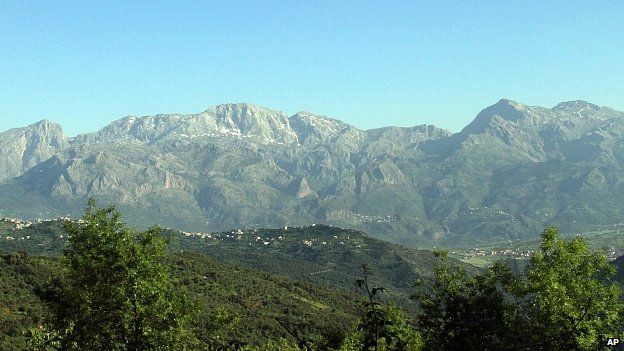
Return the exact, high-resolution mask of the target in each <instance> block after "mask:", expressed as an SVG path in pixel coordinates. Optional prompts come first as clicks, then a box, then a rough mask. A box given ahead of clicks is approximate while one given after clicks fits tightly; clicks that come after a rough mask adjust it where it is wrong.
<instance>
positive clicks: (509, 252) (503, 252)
mask: <svg viewBox="0 0 624 351" xmlns="http://www.w3.org/2000/svg"><path fill="white" fill-rule="evenodd" d="M534 252H535V251H534V250H520V249H509V248H508V249H488V250H482V249H469V250H466V251H465V252H464V254H463V258H464V259H470V258H475V257H488V256H496V257H509V258H514V259H517V260H527V259H529V258H530V257H531V256H533V253H534Z"/></svg>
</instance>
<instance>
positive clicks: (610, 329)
mask: <svg viewBox="0 0 624 351" xmlns="http://www.w3.org/2000/svg"><path fill="white" fill-rule="evenodd" d="M51 228H56V229H54V230H57V229H58V226H54V225H53V226H52V227H51ZM330 229H331V228H316V229H309V231H318V232H315V235H318V234H319V233H320V232H323V231H327V230H330ZM61 230H62V231H63V232H64V233H66V234H69V235H70V238H69V242H68V245H67V246H66V247H65V250H64V254H63V257H62V258H56V257H46V256H29V255H28V254H26V253H25V252H13V253H8V254H3V255H2V260H0V277H1V278H2V285H1V287H2V294H3V295H4V296H3V297H4V298H3V299H2V303H1V305H0V347H1V348H2V349H3V350H26V349H28V348H29V347H30V348H36V349H38V350H41V349H46V350H84V349H107V350H185V349H188V350H230V349H231V350H235V349H240V350H297V349H304V350H332V349H333V350H342V351H355V350H378V351H381V350H387V351H389V350H453V349H462V350H505V349H512V350H597V349H600V348H601V347H602V346H604V343H605V339H606V338H608V337H616V336H619V337H622V336H624V317H623V316H624V302H622V289H621V287H620V285H618V283H616V282H615V280H614V279H615V277H616V268H615V267H616V266H615V265H613V264H611V263H609V262H608V261H607V260H606V257H605V256H604V255H603V254H601V253H596V252H593V251H591V250H590V249H589V247H588V245H587V243H586V242H585V241H584V239H582V238H575V239H572V240H569V241H564V240H562V239H561V238H559V235H558V231H557V229H556V228H548V229H546V230H545V231H544V233H543V235H542V242H541V245H540V248H539V250H538V251H537V252H536V253H535V255H533V257H532V258H531V259H530V260H529V262H528V263H527V264H526V266H525V267H524V268H523V269H519V270H518V271H517V272H514V271H512V269H511V268H510V267H509V266H507V265H506V264H503V263H502V262H499V263H496V264H494V265H493V266H491V267H490V268H487V269H485V270H482V271H479V272H477V271H470V270H466V268H465V266H462V265H458V264H457V262H456V261H453V260H451V259H449V258H448V257H447V254H446V253H443V252H439V253H436V254H435V255H433V257H434V258H435V261H433V263H434V264H435V266H436V267H435V270H434V273H433V275H431V276H427V275H421V276H419V275H415V277H416V279H415V280H416V283H417V288H415V289H412V292H413V299H414V300H415V303H416V304H418V306H419V308H418V309H408V310H405V309H403V308H399V307H396V306H393V305H392V304H390V305H389V304H387V303H386V302H384V300H382V299H380V297H382V296H384V295H386V292H387V290H388V289H387V288H386V287H384V286H382V285H383V284H381V285H380V284H379V282H382V283H385V282H392V279H388V278H387V277H380V276H378V275H377V274H376V273H375V271H374V270H373V269H372V268H369V267H368V266H364V269H363V270H361V268H360V271H359V272H358V275H359V276H360V278H359V279H357V280H354V281H353V282H352V286H354V287H355V288H356V289H359V290H360V291H361V292H362V293H363V295H356V294H354V293H352V292H348V291H344V290H342V291H338V290H333V289H331V288H328V287H327V286H321V285H314V284H311V283H305V282H302V281H298V280H291V279H290V278H286V277H281V276H275V275H271V274H269V273H267V272H266V271H261V270H252V269H248V268H241V267H239V266H235V265H230V264H223V263H216V262H214V261H213V260H212V259H210V258H208V257H207V256H206V255H204V254H201V253H191V252H179V249H177V247H179V245H180V242H177V243H176V242H175V241H174V242H173V243H172V245H171V248H170V249H171V250H172V251H175V252H173V253H172V252H170V253H167V250H166V236H162V235H161V234H162V231H161V230H157V229H151V230H148V231H144V232H139V231H135V230H133V229H130V228H128V227H126V226H125V224H124V223H123V222H122V221H121V220H120V216H119V213H118V212H117V211H115V210H114V209H113V208H108V209H95V208H94V206H93V204H90V207H89V208H88V210H87V212H86V214H85V217H84V220H83V221H81V222H66V223H65V224H64V226H63V228H62V229H61ZM331 233H332V234H333V233H335V231H334V232H331ZM349 233H350V235H355V234H356V233H353V232H349ZM57 234H58V233H57ZM265 234H266V235H267V236H265V237H264V240H263V237H262V236H261V235H259V234H258V235H257V236H256V237H260V241H263V244H262V245H263V246H270V244H264V242H266V240H268V239H267V238H269V237H270V236H273V235H275V234H277V232H275V231H267V232H266V233H265ZM282 234H286V233H282ZM300 234H301V233H300ZM263 235H264V234H263ZM355 237H356V238H357V244H355V246H354V248H362V243H363V241H361V240H362V238H359V237H357V235H356V236H355ZM225 238H228V237H227V236H226V237H225ZM230 239H232V240H233V241H237V240H238V241H241V240H243V239H242V238H241V239H236V238H235V237H230ZM298 239H300V238H298ZM298 239H297V240H293V241H292V242H290V244H289V245H291V246H289V245H286V244H285V245H284V247H281V249H280V250H276V251H273V252H271V251H270V252H271V253H276V252H280V251H283V252H289V250H291V249H296V250H297V251H295V252H296V255H300V256H306V255H314V256H315V257H316V259H315V260H309V262H324V260H326V259H327V258H328V257H330V258H332V259H335V258H336V257H341V256H340V255H347V254H346V251H345V252H341V251H340V250H338V252H340V255H338V254H337V252H336V251H332V250H329V249H326V248H327V247H329V246H332V245H327V241H326V244H321V245H320V246H319V247H317V248H314V245H307V244H306V245H305V246H306V247H307V248H309V249H310V250H311V251H305V250H301V248H299V247H298V246H296V245H295V244H294V243H296V242H298ZM330 239H338V235H335V236H334V235H331V236H328V238H327V239H322V238H321V240H330ZM254 240H255V239H254ZM218 241H219V242H221V241H227V240H218ZM287 242H288V241H287ZM249 244H250V243H247V245H246V246H253V245H249ZM37 246H38V245H37ZM275 246H276V247H278V246H279V244H276V245H275ZM343 246H346V245H335V247H339V248H342V247H343ZM219 247H220V248H221V249H226V250H225V251H224V255H228V254H229V253H230V251H228V250H227V248H228V247H227V246H226V245H220V246H219ZM354 248H352V249H354ZM388 249H391V247H389V248H388ZM326 250H327V252H330V253H332V255H327V253H323V252H325V251H326ZM390 251H391V250H390ZM252 252H253V251H252ZM319 252H320V254H319ZM371 255H375V253H374V252H373V253H371ZM379 255H381V253H379ZM347 256H348V255H347ZM286 257H288V256H279V255H278V257H277V259H282V258H286ZM319 257H320V258H319ZM379 257H386V256H383V255H381V256H379ZM379 257H377V258H378V259H379ZM388 257H393V256H388ZM254 259H255V256H253V255H251V257H250V258H249V262H253V261H254ZM261 261H262V260H260V262H261ZM347 261H348V259H347ZM241 262H245V261H244V260H243V261H241ZM380 262H384V261H383V260H382V261H380ZM616 263H617V264H619V265H621V260H618V261H617V262H616ZM382 272H383V271H382ZM620 274H621V272H620Z"/></svg>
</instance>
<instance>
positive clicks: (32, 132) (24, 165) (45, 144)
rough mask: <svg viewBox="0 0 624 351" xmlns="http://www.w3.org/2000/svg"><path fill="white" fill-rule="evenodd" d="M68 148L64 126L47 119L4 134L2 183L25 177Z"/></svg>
mask: <svg viewBox="0 0 624 351" xmlns="http://www.w3.org/2000/svg"><path fill="white" fill-rule="evenodd" d="M66 145H67V137H66V136H65V134H64V133H63V129H62V128H61V126H60V125H59V124H57V123H54V122H51V121H48V120H45V119H44V120H41V121H39V122H36V123H33V124H31V125H29V126H27V127H24V128H17V129H11V130H8V131H6V132H2V133H0V180H2V179H7V178H12V177H16V176H19V175H21V174H23V173H24V172H25V171H26V170H28V169H30V168H31V167H33V166H35V165H36V164H38V163H40V162H42V161H45V160H47V159H48V158H50V157H51V156H52V155H54V154H55V153H56V152H59V151H60V150H62V149H64V148H65V146H66Z"/></svg>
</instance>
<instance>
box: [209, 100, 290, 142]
mask: <svg viewBox="0 0 624 351" xmlns="http://www.w3.org/2000/svg"><path fill="white" fill-rule="evenodd" d="M203 115H208V116H211V117H212V118H214V122H215V126H216V128H217V130H218V131H220V132H227V133H231V134H233V135H237V136H247V137H257V138H260V139H261V140H263V141H266V142H267V143H272V142H277V143H284V144H289V143H292V142H295V141H297V135H296V133H295V132H294V131H292V129H291V128H290V123H289V121H288V117H286V115H284V114H283V113H282V112H279V111H274V110H270V109H268V108H265V107H262V106H258V105H253V104H244V103H235V104H223V105H217V106H213V107H211V108H209V109H208V110H206V111H205V112H204V113H203Z"/></svg>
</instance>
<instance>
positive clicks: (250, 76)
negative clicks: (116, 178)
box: [0, 0, 624, 135]
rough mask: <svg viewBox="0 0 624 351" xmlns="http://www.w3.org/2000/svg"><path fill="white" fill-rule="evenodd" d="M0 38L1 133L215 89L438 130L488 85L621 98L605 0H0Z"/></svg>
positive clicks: (618, 22) (511, 93) (621, 50)
mask: <svg viewBox="0 0 624 351" xmlns="http://www.w3.org/2000/svg"><path fill="white" fill-rule="evenodd" d="M503 3H504V4H503ZM0 48H1V49H0V50H1V51H0V52H1V53H2V58H1V59H0V131H3V130H6V129H9V128H13V127H20V126H25V125H27V124H30V123H33V122H35V121H38V120H41V119H44V118H46V119H50V120H53V121H56V122H58V123H60V124H62V125H63V128H64V129H65V131H66V133H68V134H69V135H76V134H77V133H83V132H90V131H95V130H97V129H99V128H100V127H102V126H104V125H106V124H108V123H110V122H111V121H113V120H115V119H118V118H121V117H123V116H126V115H139V116H142V115H150V114H157V113H169V112H179V113H196V112H201V111H204V110H206V109H207V108H208V107H210V106H212V105H216V104H220V103H227V102H249V103H255V104H259V105H263V106H266V107H269V108H272V109H276V110H280V111H283V112H284V113H286V114H287V115H291V114H293V113H296V112H298V111H310V112H314V113H317V114H322V115H327V116H331V117H335V118H338V119H341V120H343V121H345V122H348V123H351V124H353V125H355V126H356V127H359V128H362V129H368V128H375V127H380V126H386V125H398V126H412V125H416V124H422V123H427V124H435V125H437V126H439V127H442V128H446V129H450V130H452V131H458V130H460V129H461V128H462V127H464V126H465V125H466V124H467V123H469V122H470V121H471V120H472V119H473V118H474V116H475V115H476V114H477V113H478V112H479V111H480V110H481V109H483V108H485V107H486V106H488V105H491V104H493V103H495V102H496V101H498V100H499V99H500V98H502V97H506V98H510V99H512V100H516V101H520V102H523V103H526V104H529V105H540V106H545V107H551V106H554V105H555V104H556V103H558V102H561V101H568V100H576V99H581V100H587V101H590V102H593V103H596V104H598V105H606V106H609V107H612V108H615V109H618V110H624V2H623V1H619V0H617V1H600V2H597V3H591V2H588V1H565V2H564V1H513V2H512V1H504V2H500V1H357V2H356V1H340V2H339V1H222V2H212V1H210V2H209V1H137V0H135V1H76V2H66V1H26V0H2V1H0Z"/></svg>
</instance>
